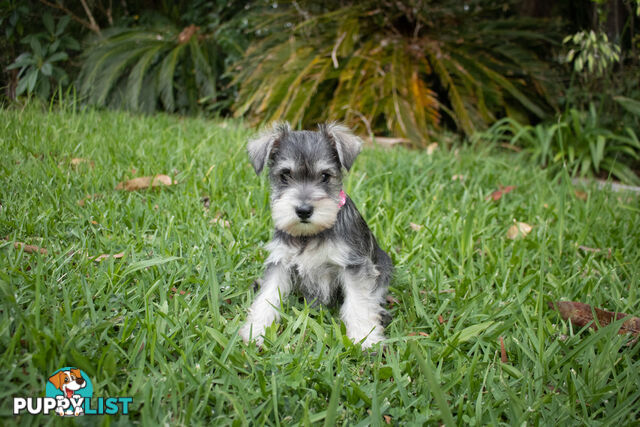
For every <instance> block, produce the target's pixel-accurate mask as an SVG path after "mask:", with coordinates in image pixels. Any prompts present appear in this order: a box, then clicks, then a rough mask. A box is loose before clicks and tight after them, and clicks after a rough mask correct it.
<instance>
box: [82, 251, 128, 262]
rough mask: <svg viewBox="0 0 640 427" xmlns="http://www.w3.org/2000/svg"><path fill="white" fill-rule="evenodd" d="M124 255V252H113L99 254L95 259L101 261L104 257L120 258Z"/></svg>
mask: <svg viewBox="0 0 640 427" xmlns="http://www.w3.org/2000/svg"><path fill="white" fill-rule="evenodd" d="M123 256H124V252H119V253H117V254H113V255H112V254H101V255H98V256H97V257H96V258H95V259H94V261H95V262H100V261H102V260H103V259H107V258H109V257H111V258H115V259H119V258H122V257H123ZM89 258H91V257H89Z"/></svg>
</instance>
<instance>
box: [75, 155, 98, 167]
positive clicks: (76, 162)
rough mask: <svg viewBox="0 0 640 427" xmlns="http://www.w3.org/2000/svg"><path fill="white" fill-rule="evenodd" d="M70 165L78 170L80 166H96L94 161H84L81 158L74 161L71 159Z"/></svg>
mask: <svg viewBox="0 0 640 427" xmlns="http://www.w3.org/2000/svg"><path fill="white" fill-rule="evenodd" d="M69 164H70V165H71V166H73V167H74V168H77V167H78V166H80V165H87V166H89V167H90V168H93V166H94V163H93V161H92V160H89V159H83V158H81V157H74V158H73V159H71V160H70V161H69Z"/></svg>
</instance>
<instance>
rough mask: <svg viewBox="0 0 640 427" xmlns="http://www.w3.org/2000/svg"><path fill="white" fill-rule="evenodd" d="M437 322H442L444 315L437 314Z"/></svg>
mask: <svg viewBox="0 0 640 427" xmlns="http://www.w3.org/2000/svg"><path fill="white" fill-rule="evenodd" d="M438 323H440V324H441V325H442V324H443V323H444V317H442V314H439V315H438Z"/></svg>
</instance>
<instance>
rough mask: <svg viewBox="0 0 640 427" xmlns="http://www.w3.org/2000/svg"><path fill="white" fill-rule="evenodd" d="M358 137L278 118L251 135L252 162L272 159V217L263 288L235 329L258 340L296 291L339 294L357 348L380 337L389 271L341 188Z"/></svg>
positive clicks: (335, 127)
mask: <svg viewBox="0 0 640 427" xmlns="http://www.w3.org/2000/svg"><path fill="white" fill-rule="evenodd" d="M361 145H362V141H361V140H360V138H358V137H357V136H355V135H354V134H353V133H351V131H350V130H349V129H347V128H346V127H344V126H342V125H339V124H336V123H329V124H326V125H320V126H319V130H318V131H317V132H312V131H292V130H291V128H290V126H289V125H288V124H276V125H274V126H273V127H272V128H270V129H269V130H267V131H266V132H264V133H262V134H261V135H259V136H258V137H257V138H255V139H253V140H251V141H249V144H248V152H249V158H250V160H251V164H252V165H253V168H254V169H255V171H256V174H258V175H259V174H260V172H261V171H262V169H263V168H264V166H265V165H268V167H269V180H270V182H271V214H272V217H273V222H274V225H275V231H274V233H273V239H272V240H271V242H270V243H269V244H268V245H267V249H268V250H269V252H270V255H269V257H268V258H267V260H266V262H265V268H264V270H265V271H264V276H263V279H262V284H261V287H260V290H259V292H258V294H257V296H256V297H255V300H254V301H253V304H252V305H251V308H250V309H249V313H248V316H247V321H246V323H245V324H244V325H243V326H242V328H241V329H240V331H239V333H240V336H241V337H242V338H243V339H244V341H245V342H248V341H250V340H254V341H255V342H256V343H257V344H258V345H261V344H262V342H263V339H264V331H265V328H267V327H268V326H269V325H271V323H273V322H274V321H277V320H279V318H280V314H279V312H278V310H279V307H280V303H281V298H284V297H286V296H287V295H288V294H289V293H290V292H291V291H294V290H298V291H300V292H301V293H302V294H303V295H304V297H305V298H306V299H307V301H312V302H314V303H320V304H324V305H327V306H330V305H333V304H335V303H336V302H337V301H339V300H342V306H341V308H340V317H341V318H342V321H343V322H344V324H345V327H346V330H347V335H348V336H349V338H351V340H353V341H354V342H356V343H360V344H361V345H362V348H368V347H370V346H372V345H373V344H375V343H377V342H380V341H382V340H384V334H383V329H384V328H383V324H386V323H388V321H389V320H390V315H389V314H388V312H387V311H386V310H385V309H384V308H383V307H382V304H383V303H384V301H385V295H386V293H387V289H388V287H389V281H390V279H391V274H392V271H393V264H392V262H391V258H390V257H389V255H387V254H386V253H385V252H384V251H383V250H382V249H380V247H379V246H378V243H377V242H376V239H375V237H374V236H373V234H372V233H371V231H370V230H369V227H367V223H366V222H365V221H364V219H363V218H362V216H361V215H360V213H359V212H358V210H357V209H356V207H355V205H354V203H353V202H352V201H351V199H350V198H349V197H348V196H347V195H346V194H345V193H344V191H343V189H342V177H343V170H347V171H348V170H349V169H350V168H351V165H352V164H353V162H354V160H355V158H356V156H357V155H358V153H359V152H360V148H361Z"/></svg>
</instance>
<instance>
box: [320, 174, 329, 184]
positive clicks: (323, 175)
mask: <svg viewBox="0 0 640 427" xmlns="http://www.w3.org/2000/svg"><path fill="white" fill-rule="evenodd" d="M329 178H331V175H329V174H328V173H326V172H325V173H323V174H322V178H321V179H322V182H329Z"/></svg>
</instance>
